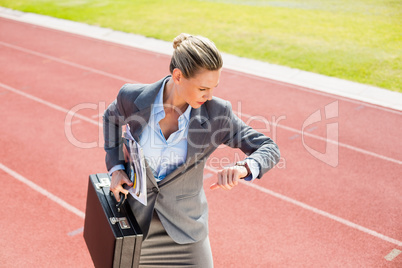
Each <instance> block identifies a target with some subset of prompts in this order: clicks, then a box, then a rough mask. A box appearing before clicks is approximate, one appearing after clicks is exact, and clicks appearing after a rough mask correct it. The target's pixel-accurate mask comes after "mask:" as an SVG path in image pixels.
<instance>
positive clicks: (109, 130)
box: [103, 86, 125, 171]
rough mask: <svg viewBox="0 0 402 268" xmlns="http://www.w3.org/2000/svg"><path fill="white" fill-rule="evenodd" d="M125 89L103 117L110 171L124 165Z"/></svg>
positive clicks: (105, 145)
mask: <svg viewBox="0 0 402 268" xmlns="http://www.w3.org/2000/svg"><path fill="white" fill-rule="evenodd" d="M123 89H124V86H123V88H122V89H121V90H120V91H119V94H118V95H117V98H116V100H114V101H113V102H112V103H111V104H110V105H109V106H108V108H107V109H106V110H105V113H104V115H103V137H104V141H105V143H104V149H105V151H106V157H105V161H106V167H107V170H108V171H109V170H110V169H111V168H112V167H114V166H116V165H124V154H123V139H122V137H121V136H122V129H121V128H122V126H123V125H124V119H125V113H124V108H123V103H122V99H123V98H122V96H121V95H122V92H123Z"/></svg>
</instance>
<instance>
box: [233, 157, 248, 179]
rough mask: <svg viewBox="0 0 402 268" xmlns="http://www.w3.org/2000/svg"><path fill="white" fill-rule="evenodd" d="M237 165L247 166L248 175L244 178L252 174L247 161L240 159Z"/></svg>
mask: <svg viewBox="0 0 402 268" xmlns="http://www.w3.org/2000/svg"><path fill="white" fill-rule="evenodd" d="M235 166H240V167H245V168H246V169H247V175H246V176H244V177H242V179H244V178H247V177H248V176H250V175H251V170H250V168H249V166H248V164H247V161H239V162H237V163H236V164H235Z"/></svg>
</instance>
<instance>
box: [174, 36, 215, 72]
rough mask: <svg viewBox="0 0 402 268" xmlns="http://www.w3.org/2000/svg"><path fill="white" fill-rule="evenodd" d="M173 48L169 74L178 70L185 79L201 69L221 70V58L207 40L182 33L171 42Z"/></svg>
mask: <svg viewBox="0 0 402 268" xmlns="http://www.w3.org/2000/svg"><path fill="white" fill-rule="evenodd" d="M173 48H174V51H173V56H172V59H171V60H170V67H169V69H170V73H173V70H174V69H175V68H178V69H179V70H180V71H181V72H182V73H183V75H184V77H185V78H191V77H194V75H196V74H197V72H198V71H200V70H201V69H206V70H209V71H216V70H219V69H220V68H222V65H223V61H222V56H221V54H220V52H219V50H218V49H217V48H216V46H215V44H214V43H213V42H212V41H211V40H209V39H208V38H205V37H203V36H192V35H189V34H186V33H182V34H180V35H178V36H177V37H176V38H175V39H174V40H173Z"/></svg>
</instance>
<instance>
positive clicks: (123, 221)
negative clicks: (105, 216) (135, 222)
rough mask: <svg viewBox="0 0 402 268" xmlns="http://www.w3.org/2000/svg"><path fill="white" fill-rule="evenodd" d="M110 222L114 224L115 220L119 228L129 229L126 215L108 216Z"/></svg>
mask: <svg viewBox="0 0 402 268" xmlns="http://www.w3.org/2000/svg"><path fill="white" fill-rule="evenodd" d="M109 220H110V222H111V223H112V224H116V223H117V222H118V223H119V224H120V227H121V229H130V225H129V224H128V221H127V218H126V217H121V218H117V217H111V218H109Z"/></svg>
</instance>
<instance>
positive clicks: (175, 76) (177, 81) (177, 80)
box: [172, 68, 183, 84]
mask: <svg viewBox="0 0 402 268" xmlns="http://www.w3.org/2000/svg"><path fill="white" fill-rule="evenodd" d="M182 78H183V73H182V72H181V70H180V69H178V68H175V69H173V73H172V79H173V82H174V83H175V84H180V82H181V80H182Z"/></svg>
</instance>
